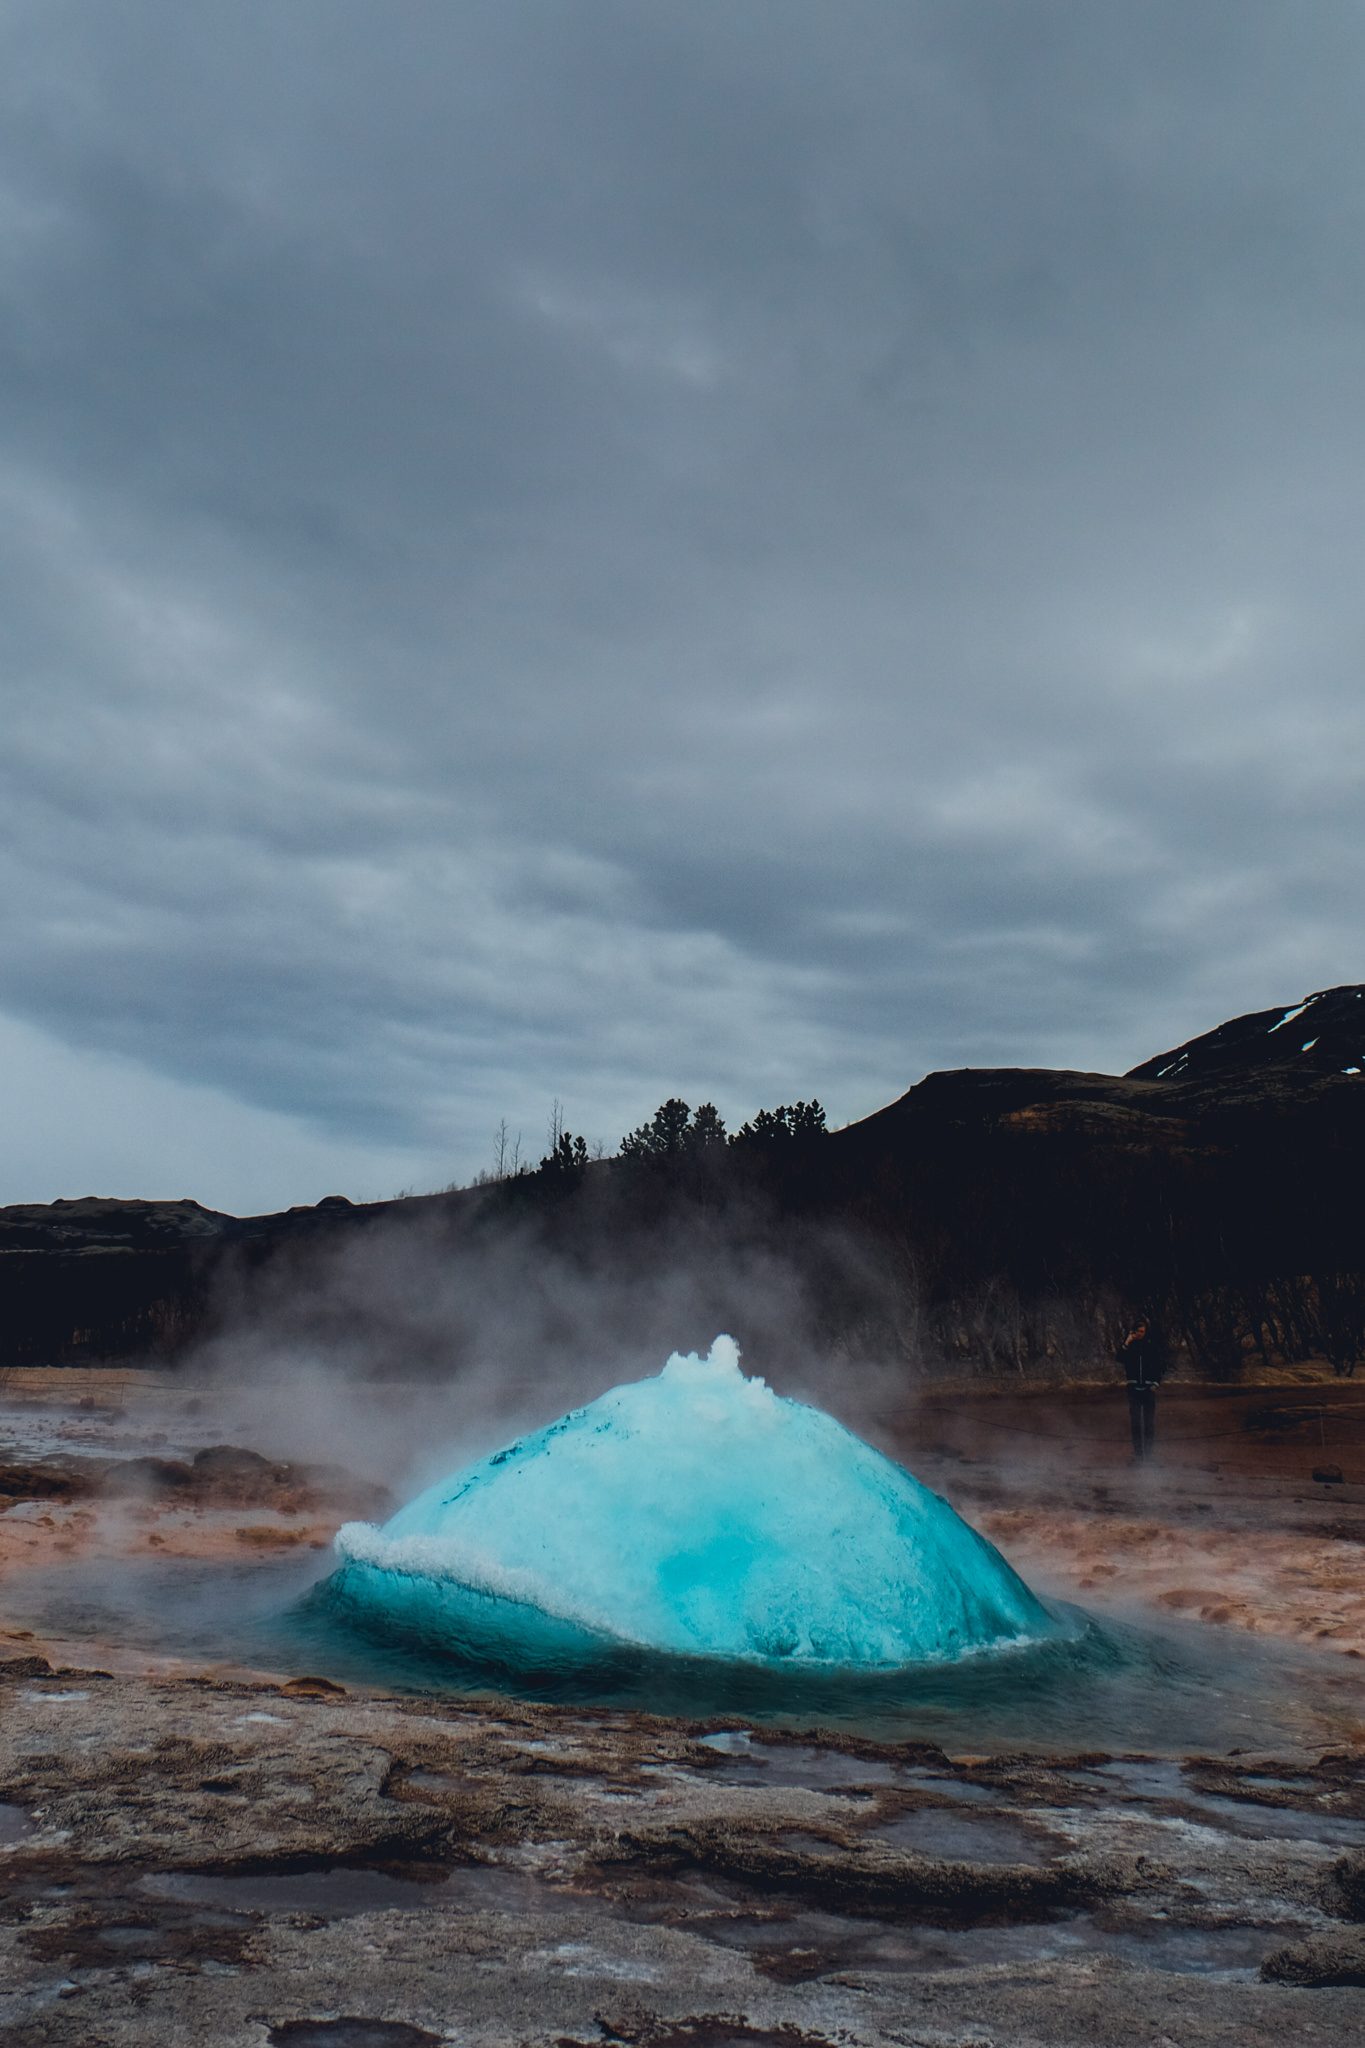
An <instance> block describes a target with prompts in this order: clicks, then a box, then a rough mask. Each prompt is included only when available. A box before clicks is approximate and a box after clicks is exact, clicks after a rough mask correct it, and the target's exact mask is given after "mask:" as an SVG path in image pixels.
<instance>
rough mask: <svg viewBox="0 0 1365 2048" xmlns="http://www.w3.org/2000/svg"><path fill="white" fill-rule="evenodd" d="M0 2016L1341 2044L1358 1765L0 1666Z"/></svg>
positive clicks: (1348, 2022)
mask: <svg viewBox="0 0 1365 2048" xmlns="http://www.w3.org/2000/svg"><path fill="white" fill-rule="evenodd" d="M0 1687H2V1688H3V1690H2V1691H0V1802H3V1804H0V1829H3V1839H4V1841H5V1843H6V1846H5V1848H4V1849H3V1850H2V1851H0V1855H3V1858H4V1884H3V1894H2V1895H0V1896H2V1900H3V1903H2V1904H0V1949H3V1956H4V1960H3V1969H2V1970H0V2039H2V2040H3V2041H4V2042H5V2043H6V2048H29V2044H32V2048H39V2044H43V2048H49V2044H50V2048H62V2044H67V2043H69V2044H71V2048H97V2044H101V2043H104V2044H109V2048H117V2044H123V2043H138V2044H142V2043H148V2042H191V2041H197V2040H204V2041H212V2042H214V2043H215V2044H221V2048H238V2044H240V2048H263V2044H265V2043H285V2042H290V2043H295V2044H311V2043H317V2044H324V2043H334V2044H336V2048H368V2044H379V2043H392V2044H394V2048H399V2044H403V2043H412V2044H418V2043H423V2042H432V2043H436V2042H441V2043H449V2044H452V2048H453V2044H455V2043H467V2044H471V2048H472V2044H484V2043H487V2044H494V2043H499V2044H500V2043H513V2042H516V2043H526V2044H532V2043H534V2044H537V2048H539V2044H544V2048H577V2044H580V2043H581V2044H585V2048H586V2044H589V2043H592V2044H597V2043H602V2042H608V2043H610V2042H629V2043H638V2044H641V2048H645V2044H653V2048H661V2044H665V2043H666V2044H679V2048H680V2044H683V2043H689V2044H691V2043H695V2044H697V2048H703V2044H708V2048H721V2044H724V2043H730V2042H735V2043H740V2042H744V2043H752V2044H772V2048H778V2044H786V2048H802V2044H806V2048H817V2044H826V2043H839V2044H846V2048H856V2044H863V2043H868V2044H871V2043H881V2042H888V2043H890V2042H895V2043H902V2044H911V2043H914V2044H923V2048H929V2044H934V2048H949V2044H954V2048H969V2044H970V2048H986V2044H988V2043H989V2044H999V2048H1003V2044H1005V2043H1011V2044H1020V2048H1023V2044H1032V2043H1047V2044H1050V2048H1059V2044H1062V2043H1067V2044H1070V2043H1073V2042H1074V2043H1082V2042H1084V2043H1113V2044H1125V2048H1126V2044H1130V2043H1131V2044H1134V2048H1138V2044H1141V2048H1154V2044H1176V2048H1199V2044H1202V2043H1214V2042H1217V2043H1220V2044H1224V2043H1230V2042H1236V2043H1239V2044H1246V2048H1254V2044H1257V2043H1270V2042H1272V2041H1274V2042H1276V2043H1279V2042H1280V2041H1281V2040H1282V2038H1283V2037H1284V2035H1285V2034H1286V2033H1287V2032H1290V2031H1292V2032H1293V2034H1294V2035H1295V2036H1296V2037H1297V2038H1298V2039H1300V2040H1302V2041H1305V2042H1313V2043H1321V2044H1328V2043H1331V2044H1338V2043H1339V2044H1342V2048H1345V2044H1347V2043H1358V2042H1359V2040H1360V2039H1361V2037H1362V2034H1361V2030H1362V2026H1365V1992H1362V1990H1361V1988H1360V1987H1361V1986H1362V1985H1365V1925H1362V1918H1363V1917H1365V1768H1363V1767H1362V1758H1361V1757H1360V1756H1359V1755H1358V1754H1351V1753H1341V1754H1336V1755H1331V1756H1327V1757H1324V1758H1320V1759H1314V1760H1311V1761H1310V1760H1309V1759H1307V1758H1304V1757H1296V1758H1268V1757H1245V1756H1244V1757H1240V1758H1237V1759H1235V1760H1228V1759H1221V1760H1220V1759H1207V1760H1190V1761H1187V1762H1185V1763H1184V1764H1176V1763H1169V1762H1168V1763H1152V1762H1144V1761H1142V1760H1127V1761H1125V1760H1115V1759H1106V1758H1102V1757H1098V1756H1084V1757H1079V1756H1071V1757H1061V1758H1059V1757H1051V1758H1046V1759H1038V1758H1029V1757H1013V1758H1011V1757H1003V1758H993V1759H980V1758H969V1757H958V1758H954V1759H949V1758H948V1757H946V1756H945V1755H944V1754H943V1753H942V1752H940V1751H936V1750H933V1749H929V1748H926V1747H923V1746H913V1745H912V1746H907V1745H900V1746H896V1747H890V1748H881V1747H877V1746H875V1745H871V1744H865V1743H850V1742H842V1743H838V1742H829V1741H824V1742H822V1741H813V1740H811V1739H809V1738H797V1737H791V1736H783V1735H777V1734H773V1733H769V1734H768V1735H766V1736H758V1735H755V1734H754V1733H752V1732H751V1731H747V1730H744V1729H734V1728H728V1729H727V1728H720V1727H711V1728H704V1727H698V1726H686V1725H679V1724H677V1723H672V1722H663V1721H654V1720H651V1719H649V1718H647V1717H643V1716H620V1715H609V1714H601V1713H592V1714H585V1713H581V1712H576V1711H575V1712H570V1711H565V1710H557V1709H552V1708H535V1707H517V1708H515V1709H511V1708H508V1707H507V1706H506V1705H503V1704H498V1705H477V1706H453V1705H452V1704H451V1703H450V1702H449V1701H436V1700H421V1699H409V1700H395V1699H392V1698H384V1697H378V1696H369V1695H363V1694H362V1695H357V1694H353V1693H342V1692H341V1691H339V1690H338V1689H336V1688H335V1687H333V1686H331V1685H329V1684H327V1683H325V1682H323V1681H320V1680H312V1681H309V1680H306V1679H301V1680H295V1681H294V1682H292V1683H286V1684H283V1685H280V1686H267V1685H264V1684H257V1685H248V1684H243V1683H236V1684H234V1683H228V1682H223V1681H217V1682H214V1681H200V1682H193V1681H185V1680H181V1681H179V1682H176V1683H170V1684H168V1683H164V1682H163V1683H157V1682H151V1681H147V1680H138V1679H130V1678H126V1677H104V1676H101V1675H99V1674H97V1673H94V1672H91V1671H88V1670H82V1671H60V1672H54V1671H52V1670H51V1669H50V1668H48V1667H47V1666H46V1665H44V1664H43V1663H42V1661H41V1660H39V1659H33V1658H31V1659H15V1660H12V1661H11V1662H10V1663H9V1664H8V1666H6V1667H3V1668H0Z"/></svg>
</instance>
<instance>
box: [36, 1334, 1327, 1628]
mask: <svg viewBox="0 0 1365 2048" xmlns="http://www.w3.org/2000/svg"><path fill="white" fill-rule="evenodd" d="M167 1398H168V1395H167V1383H166V1382H165V1381H164V1380H163V1379H162V1378H161V1376H159V1375H150V1374H138V1373H132V1372H128V1371H117V1370H114V1371H103V1372H101V1371H97V1370H93V1369H86V1370H75V1369H62V1370H58V1371H44V1370H33V1371H25V1372H20V1373H14V1374H12V1375H10V1377H9V1379H8V1381H7V1382H6V1384H5V1385H4V1387H3V1388H0V1468H3V1466H4V1465H5V1462H6V1458H7V1454H8V1448H12V1447H13V1444H14V1439H13V1438H11V1446H10V1447H7V1446H6V1443H5V1436H4V1426H5V1419H6V1418H8V1419H9V1420H10V1421H11V1422H13V1421H14V1418H16V1417H17V1418H19V1422H20V1424H21V1425H22V1426H27V1425H29V1424H32V1423H33V1422H34V1421H35V1419H41V1418H43V1417H48V1418H50V1420H51V1422H52V1426H53V1432H54V1436H56V1435H57V1434H60V1443H58V1444H57V1445H56V1447H55V1448H50V1449H49V1451H48V1453H47V1455H46V1457H45V1458H39V1459H38V1460H36V1461H35V1459H34V1458H32V1457H18V1458H16V1460H15V1464H16V1466H17V1468H18V1470H19V1472H20V1474H21V1475H22V1474H23V1473H29V1474H31V1473H32V1472H33V1471H34V1470H35V1469H37V1470H39V1471H41V1472H44V1473H46V1474H47V1475H48V1480H49V1482H50V1483H51V1484H52V1485H53V1486H54V1487H55V1489H56V1490H55V1491H53V1492H50V1493H48V1494H47V1495H46V1496H43V1495H42V1494H41V1493H40V1494H39V1495H38V1497H27V1498H25V1497H22V1488H23V1485H24V1484H25V1482H24V1480H23V1479H22V1477H21V1478H20V1480H19V1481H18V1482H16V1483H18V1484H19V1485H20V1488H21V1495H20V1497H12V1496H8V1495H7V1494H6V1492H5V1479H4V1472H3V1470H2V1469H0V1643H4V1642H5V1641H6V1640H7V1639H8V1640H10V1641H14V1642H24V1643H28V1642H29V1641H31V1640H32V1639H31V1638H30V1637H29V1636H28V1635H27V1634H26V1633H25V1632H24V1631H23V1630H21V1629H19V1627H18V1624H17V1623H16V1622H14V1621H13V1619H12V1618H11V1619H9V1620H7V1618H6V1613H5V1595H4V1587H5V1583H6V1582H10V1583H14V1578H15V1575H16V1574H20V1573H24V1572H26V1571H29V1570H32V1569H36V1568H47V1567H50V1566H51V1565H52V1564H54V1563H59V1562H62V1561H78V1560H90V1559H114V1558H120V1557H136V1556H148V1555H158V1556H160V1557H162V1558H165V1559H175V1558H183V1559H187V1560H189V1559H199V1560H204V1559H214V1558H216V1559H223V1558H228V1557H234V1556H235V1557H241V1556H242V1555H244V1554H249V1553H253V1552H254V1553H258V1554H269V1553H278V1552H280V1551H283V1550H294V1549H300V1548H312V1549H316V1550H322V1549H324V1548H325V1547H326V1546H327V1545H328V1543H329V1542H330V1540H331V1537H332V1535H333V1533H334V1531H335V1529H336V1527H337V1525H338V1523H339V1522H341V1521H342V1520H345V1519H347V1518H349V1517H350V1516H352V1515H356V1514H364V1515H370V1514H374V1513H376V1512H379V1511H380V1509H381V1508H382V1505H383V1502H382V1496H381V1495H380V1494H379V1493H378V1491H377V1490H376V1489H375V1488H374V1487H373V1486H372V1485H370V1484H368V1483H366V1482H364V1481H361V1480H358V1479H353V1478H348V1477H347V1475H345V1474H342V1473H338V1472H337V1471H336V1470H335V1469H334V1468H327V1469H324V1470H321V1471H320V1470H319V1469H317V1468H310V1467H306V1466H294V1465H288V1464H278V1465H270V1464H268V1463H267V1461H266V1459H263V1458H262V1459H258V1460H257V1466H258V1468H259V1470H258V1471H255V1472H253V1470H252V1469H248V1470H247V1472H246V1474H245V1476H244V1477H243V1475H241V1474H236V1475H234V1474H233V1472H232V1471H230V1470H229V1471H228V1472H226V1473H222V1472H218V1473H216V1474H215V1473H214V1471H213V1470H212V1469H211V1466H210V1467H205V1468H204V1470H205V1471H207V1477H205V1476H203V1473H202V1472H201V1468H200V1467H199V1466H197V1465H196V1464H195V1463H194V1461H193V1458H192V1456H191V1457H189V1458H187V1457H185V1456H180V1455H177V1452H178V1450H179V1448H180V1447H178V1446H177V1445H175V1444H171V1445H170V1446H168V1445H167V1444H166V1443H165V1441H164V1438H165V1435H166V1423H167V1413H166V1409H165V1402H166V1400H167ZM173 1401H174V1404H175V1405H174V1408H173V1410H172V1423H171V1427H172V1429H174V1427H175V1423H174V1416H176V1415H179V1416H180V1417H182V1418H183V1417H185V1416H187V1415H189V1414H191V1413H192V1414H193V1415H194V1416H195V1425H194V1426H195V1427H196V1428H197V1429H198V1430H199V1432H200V1434H201V1435H202V1436H203V1437H205V1438H206V1439H207V1441H209V1442H212V1441H213V1437H214V1431H213V1427H212V1419H211V1415H210V1416H209V1417H208V1418H206V1416H205V1413H204V1411H205V1409H209V1410H210V1411H211V1408H212V1401H211V1398H210V1397H209V1396H208V1395H207V1394H196V1393H195V1392H194V1390H193V1389H192V1388H189V1387H187V1386H185V1385H184V1384H183V1383H176V1384H175V1385H174V1389H173ZM144 1425H145V1435H146V1438H147V1443H146V1448H145V1450H143V1445H142V1435H143V1433H144ZM153 1425H155V1427H154V1426H153ZM111 1432H114V1433H116V1434H117V1433H120V1432H121V1434H122V1438H123V1440H124V1441H123V1444H122V1449H123V1451H124V1454H125V1455H124V1457H123V1459H122V1461H121V1462H120V1464H118V1465H115V1466H113V1467H112V1468H111V1470H112V1477H110V1476H109V1474H108V1473H106V1474H105V1476H101V1474H100V1470H99V1468H100V1467H101V1466H102V1465H105V1466H108V1463H109V1461H108V1459H107V1458H103V1459H102V1458H101V1457H99V1456H97V1455H91V1456H86V1455H84V1453H85V1450H86V1446H85V1442H84V1439H85V1438H86V1437H88V1439H89V1448H90V1450H91V1451H92V1452H99V1451H101V1450H105V1451H107V1449H108V1441H107V1440H108V1439H109V1437H110V1434H111ZM880 1435H881V1438H882V1440H883V1441H884V1442H885V1443H886V1444H887V1446H888V1448H889V1449H891V1450H892V1451H893V1453H894V1454H895V1455H897V1456H898V1457H900V1458H902V1459H903V1461H904V1462H905V1463H906V1464H907V1465H908V1466H909V1467H910V1468H911V1469H912V1470H913V1471H915V1472H917V1473H918V1474H919V1475H920V1476H921V1477H922V1478H923V1479H924V1480H925V1481H926V1483H928V1484H930V1485H932V1486H934V1487H935V1488H936V1489H937V1490H939V1491H941V1492H943V1493H944V1494H945V1495H946V1496H947V1497H948V1498H949V1499H951V1500H952V1501H953V1503H954V1505H955V1506H957V1507H958V1508H959V1510H960V1511H961V1512H962V1513H964V1514H965V1515H966V1516H967V1517H968V1519H969V1520H971V1521H972V1522H973V1523H974V1524H975V1525H976V1526H977V1527H978V1528H980V1529H982V1530H983V1532H984V1533H985V1534H986V1535H988V1536H989V1537H990V1538H991V1540H992V1541H993V1542H995V1543H997V1544H998V1545H999V1547H1000V1548H1001V1549H1002V1550H1003V1551H1004V1552H1005V1554H1006V1555H1007V1556H1008V1557H1009V1558H1010V1560H1011V1562H1012V1563H1014V1564H1015V1565H1016V1566H1017V1567H1018V1569H1019V1570H1020V1571H1021V1572H1022V1573H1023V1574H1024V1576H1025V1577H1026V1578H1028V1579H1029V1580H1030V1581H1032V1582H1033V1583H1035V1584H1038V1585H1039V1586H1040V1587H1042V1588H1043V1589H1045V1590H1050V1591H1055V1592H1057V1593H1059V1594H1061V1595H1063V1596H1064V1597H1071V1598H1075V1599H1078V1600H1079V1601H1081V1602H1082V1603H1083V1604H1084V1605H1086V1606H1089V1607H1104V1606H1108V1607H1117V1606H1130V1607H1131V1606H1141V1607H1145V1608H1148V1609H1150V1610H1154V1611H1156V1612H1157V1613H1162V1612H1164V1613H1167V1614H1172V1613H1173V1614H1176V1615H1179V1616H1181V1617H1182V1618H1185V1619H1189V1620H1199V1621H1203V1622H1206V1623H1210V1624H1213V1625H1215V1626H1219V1627H1231V1628H1237V1629H1244V1630H1249V1631H1252V1632H1255V1633H1258V1634H1263V1635H1269V1636H1273V1637H1279V1638H1283V1639H1286V1640H1290V1641H1294V1642H1296V1643H1311V1644H1314V1645H1320V1646H1322V1647H1323V1648H1324V1649H1327V1650H1330V1651H1333V1652H1336V1653H1338V1654H1345V1655H1347V1656H1351V1657H1356V1658H1362V1659H1365V1384H1360V1385H1356V1384H1353V1383H1351V1382H1344V1383H1343V1382H1339V1381H1335V1382H1334V1381H1325V1380H1323V1379H1321V1378H1311V1377H1306V1378H1300V1379H1299V1380H1297V1381H1295V1382H1293V1383H1289V1384H1279V1385H1257V1386H1250V1387H1245V1386H1243V1387H1236V1388H1226V1387H1209V1386H1197V1385H1184V1384H1177V1385H1173V1386H1168V1387H1166V1388H1164V1389H1163V1390H1162V1393H1161V1396H1160V1411H1159V1416H1158V1449H1157V1455H1156V1456H1155V1457H1154V1458H1153V1459H1152V1460H1151V1461H1150V1463H1149V1464H1147V1465H1144V1466H1140V1467H1139V1466H1134V1464H1133V1462H1132V1458H1131V1454H1130V1452H1129V1448H1128V1437H1127V1414H1126V1407H1125V1403H1124V1396H1123V1390H1122V1388H1121V1387H1115V1386H1113V1385H1110V1384H1100V1385H1094V1386H1074V1385H1073V1386H1068V1387H1063V1388H1056V1387H1053V1388H1019V1389H1014V1388H1012V1389H1009V1390H1004V1389H1000V1388H998V1387H993V1388H989V1389H965V1390H964V1389H954V1390H949V1391H933V1392H928V1393H926V1394H924V1396H923V1397H922V1398H921V1400H920V1401H919V1403H918V1405H917V1407H916V1409H915V1410H914V1413H913V1415H912V1416H911V1417H910V1418H908V1419H907V1418H906V1417H905V1416H904V1415H899V1416H894V1417H888V1418H884V1423H883V1427H882V1429H881V1431H880ZM158 1438H159V1439H161V1440H162V1441H160V1442H158V1441H157V1439H158ZM130 1443H131V1444H132V1446H133V1448H134V1449H135V1450H143V1455H142V1456H141V1457H140V1458H137V1459H135V1460H129V1459H128V1457H127V1451H128V1448H129V1445H130ZM263 1448H264V1449H265V1451H266V1452H267V1453H268V1452H269V1448H270V1447H269V1445H268V1444H267V1445H265V1446H263ZM149 1453H150V1455H149ZM203 1456H204V1454H203V1453H201V1454H200V1457H201V1460H202V1459H203ZM133 1466H136V1468H137V1470H138V1472H139V1473H140V1475H141V1476H140V1478H138V1479H137V1480H136V1481H135V1482H130V1480H129V1479H128V1477H127V1476H126V1473H127V1470H128V1469H130V1468H132V1467H133ZM163 1467H165V1468H176V1467H178V1468H179V1469H180V1470H181V1471H185V1470H188V1471H189V1473H190V1478H189V1479H188V1480H180V1481H177V1480H176V1479H175V1476H174V1470H173V1469H172V1474H171V1479H170V1481H169V1482H168V1483H163V1482H164V1473H163V1472H162V1470H161V1468H163ZM86 1468H88V1469H86ZM1315 1474H1317V1475H1319V1476H1317V1477H1315V1476H1314V1475H1315ZM1322 1475H1331V1476H1322ZM1337 1475H1339V1476H1337ZM64 1481H67V1482H69V1483H67V1484H63V1482H64ZM56 1647H57V1648H59V1649H60V1648H63V1647H65V1648H66V1649H67V1650H69V1649H70V1647H71V1646H70V1645H66V1646H62V1645H57V1646H56ZM101 1654H102V1655H104V1656H105V1658H106V1661H107V1662H117V1663H118V1664H119V1665H120V1668H124V1669H132V1668H150V1666H151V1665H152V1664H153V1663H155V1665H156V1667H157V1668H158V1669H165V1668H167V1660H166V1659H164V1658H158V1659H150V1658H147V1657H141V1658H139V1657H138V1656H137V1655H136V1654H133V1653H129V1652H128V1651H127V1649H126V1647H125V1648H124V1649H122V1650H121V1649H120V1646H118V1645H113V1644H111V1645H108V1646H106V1647H105V1648H104V1649H102V1652H101Z"/></svg>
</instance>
